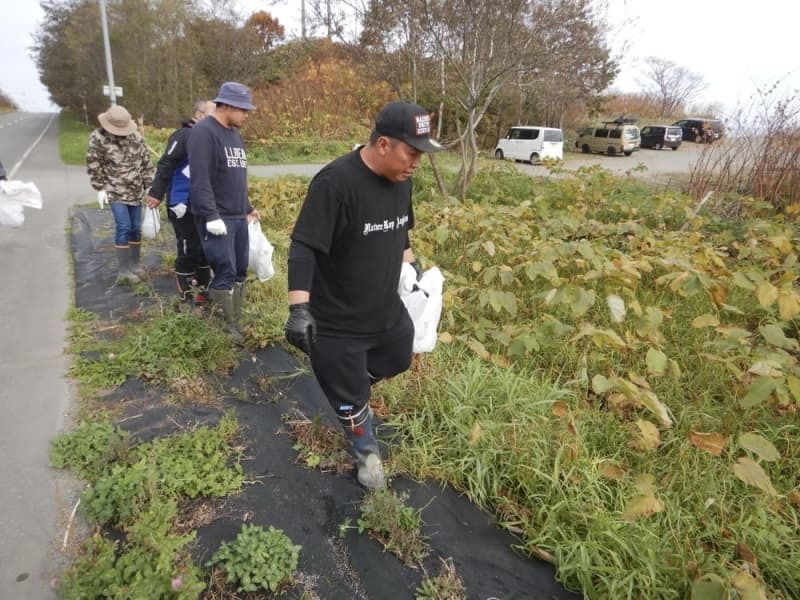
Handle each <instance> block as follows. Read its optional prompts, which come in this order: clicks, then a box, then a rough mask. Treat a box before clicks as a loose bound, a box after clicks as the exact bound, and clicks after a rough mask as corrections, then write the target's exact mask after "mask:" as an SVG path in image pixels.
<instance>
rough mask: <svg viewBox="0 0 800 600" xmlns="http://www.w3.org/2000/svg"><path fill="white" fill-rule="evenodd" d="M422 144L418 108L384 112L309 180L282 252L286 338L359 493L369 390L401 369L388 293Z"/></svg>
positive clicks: (407, 252) (401, 312) (399, 314)
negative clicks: (309, 377)
mask: <svg viewBox="0 0 800 600" xmlns="http://www.w3.org/2000/svg"><path fill="white" fill-rule="evenodd" d="M430 136H431V120H430V115H429V114H428V112H427V111H426V110H425V109H423V108H422V107H420V106H418V105H417V104H412V103H410V102H392V103H390V104H388V105H386V106H385V107H384V108H383V110H382V111H381V112H380V114H379V115H378V117H377V118H376V120H375V128H374V130H373V132H372V134H371V136H370V140H369V144H367V145H366V146H361V147H359V148H357V149H355V150H353V151H352V152H350V153H348V154H346V155H344V156H342V157H340V158H338V159H336V160H334V161H333V162H331V163H330V164H328V165H327V166H325V167H324V168H323V169H322V170H321V171H320V172H319V173H317V175H316V176H315V177H314V178H313V179H312V181H311V184H310V185H309V188H308V193H307V195H306V199H305V202H304V204H303V206H302V208H301V210H300V214H299V216H298V218H297V222H296V223H295V226H294V231H293V232H292V241H291V245H290V247H289V273H288V275H289V318H288V320H287V321H286V326H285V332H286V339H287V340H288V341H289V343H291V344H292V345H294V346H296V347H297V348H299V349H301V350H302V351H303V352H305V353H306V354H308V355H309V357H310V359H311V366H312V368H313V370H314V374H315V375H316V377H317V381H318V382H319V384H320V387H321V388H322V390H323V392H325V395H326V396H327V398H328V401H329V402H330V403H331V405H332V406H333V409H334V410H335V411H336V415H337V416H338V418H339V421H340V422H341V424H342V426H343V427H344V430H345V433H346V434H347V436H348V438H349V439H350V442H351V443H352V448H353V453H354V454H355V457H356V459H357V469H358V470H357V477H358V481H359V483H361V485H363V486H364V487H366V488H369V489H383V488H385V487H386V478H385V475H384V471H383V464H382V462H381V458H380V451H379V448H378V443H377V440H376V439H375V433H374V430H373V426H372V411H371V409H370V406H369V398H370V386H371V385H372V384H374V383H375V382H377V381H379V380H381V379H383V378H385V377H392V376H394V375H398V374H399V373H402V372H403V371H405V370H407V369H408V368H409V366H410V365H411V355H412V344H413V339H414V326H413V324H412V322H411V318H410V317H409V316H408V313H407V312H406V309H405V306H404V305H403V303H402V301H401V300H400V296H399V295H398V293H397V286H398V282H399V279H400V268H401V265H402V263H403V262H409V263H411V264H412V265H414V267H415V269H417V271H419V270H418V268H417V266H416V263H415V259H414V253H413V252H412V250H411V245H410V242H409V237H408V231H409V230H410V229H411V228H412V227H413V226H414V213H413V210H412V206H411V181H410V177H411V175H412V174H413V172H414V171H415V170H416V169H417V167H419V164H420V159H421V158H422V155H423V154H424V153H426V152H436V151H438V150H441V146H440V145H439V144H438V143H437V142H436V141H434V140H432V139H431V137H430Z"/></svg>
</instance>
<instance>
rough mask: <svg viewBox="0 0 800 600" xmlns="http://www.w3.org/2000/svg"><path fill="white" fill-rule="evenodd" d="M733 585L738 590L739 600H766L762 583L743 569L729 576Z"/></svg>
mask: <svg viewBox="0 0 800 600" xmlns="http://www.w3.org/2000/svg"><path fill="white" fill-rule="evenodd" d="M731 583H733V587H734V588H735V589H736V591H737V592H739V598H740V599H741V600H767V594H766V592H765V591H764V585H763V584H762V583H761V582H760V581H759V580H758V579H756V578H755V577H753V576H752V575H750V574H749V573H745V572H744V571H737V572H736V574H735V575H734V576H733V577H732V578H731Z"/></svg>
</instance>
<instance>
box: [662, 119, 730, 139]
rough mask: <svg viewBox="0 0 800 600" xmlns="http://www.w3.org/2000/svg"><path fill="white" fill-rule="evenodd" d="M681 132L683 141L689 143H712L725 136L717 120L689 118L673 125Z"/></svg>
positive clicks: (720, 123) (722, 127) (723, 128)
mask: <svg viewBox="0 0 800 600" xmlns="http://www.w3.org/2000/svg"><path fill="white" fill-rule="evenodd" d="M673 125H675V126H676V127H680V128H681V129H682V130H683V139H684V140H689V141H691V142H697V143H701V142H709V143H710V142H714V141H716V140H718V139H719V138H721V137H722V136H723V135H724V134H725V127H724V126H723V125H722V121H720V120H719V119H704V118H691V119H681V120H680V121H675V122H674V123H673Z"/></svg>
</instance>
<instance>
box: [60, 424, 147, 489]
mask: <svg viewBox="0 0 800 600" xmlns="http://www.w3.org/2000/svg"><path fill="white" fill-rule="evenodd" d="M130 443H131V441H130V434H128V432H126V431H124V430H122V429H120V428H119V427H115V426H114V425H112V424H111V423H109V422H108V421H101V422H90V421H83V422H81V423H80V424H79V425H78V427H77V428H75V430H73V431H71V432H69V433H64V434H61V435H59V436H57V437H56V438H54V439H53V440H52V441H51V443H50V466H52V467H55V468H57V469H64V468H68V469H71V470H73V471H75V473H76V474H77V475H79V476H80V477H82V478H83V479H85V480H88V481H95V480H96V479H98V478H99V477H100V476H101V475H103V474H104V473H106V472H107V471H108V470H109V467H110V465H111V464H112V463H114V462H116V461H119V460H123V459H124V457H125V456H126V455H127V453H128V450H129V449H130Z"/></svg>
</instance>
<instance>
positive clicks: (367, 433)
mask: <svg viewBox="0 0 800 600" xmlns="http://www.w3.org/2000/svg"><path fill="white" fill-rule="evenodd" d="M343 409H344V410H340V411H337V416H338V417H339V421H340V422H341V424H342V428H343V429H344V432H345V435H346V436H347V438H348V439H349V440H350V443H351V444H352V447H353V454H354V455H355V457H356V460H357V461H358V462H357V478H358V483H360V484H361V485H363V486H364V487H365V488H367V489H370V490H385V489H386V474H385V473H384V470H383V463H382V462H381V453H380V448H378V441H377V440H376V439H375V431H374V429H373V425H372V409H370V407H369V405H368V404H367V405H365V406H363V407H362V408H361V409H360V410H357V409H355V408H349V407H343Z"/></svg>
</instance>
